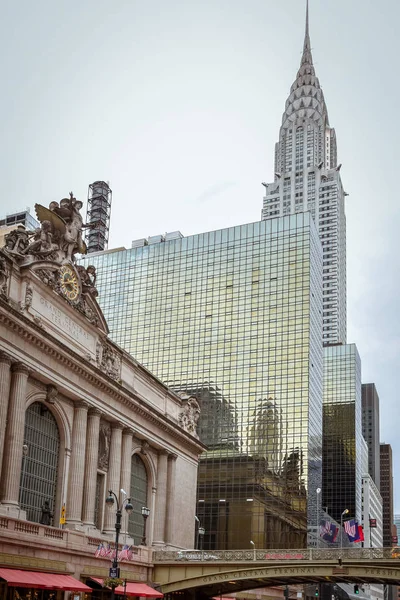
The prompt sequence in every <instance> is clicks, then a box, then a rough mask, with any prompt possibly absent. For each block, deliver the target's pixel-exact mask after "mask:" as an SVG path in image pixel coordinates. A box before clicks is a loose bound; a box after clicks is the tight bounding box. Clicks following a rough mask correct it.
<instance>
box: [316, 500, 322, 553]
mask: <svg viewBox="0 0 400 600" xmlns="http://www.w3.org/2000/svg"><path fill="white" fill-rule="evenodd" d="M321 492H322V490H321V488H317V548H318V547H319V538H320V535H319V526H320V523H321V502H320V498H321Z"/></svg>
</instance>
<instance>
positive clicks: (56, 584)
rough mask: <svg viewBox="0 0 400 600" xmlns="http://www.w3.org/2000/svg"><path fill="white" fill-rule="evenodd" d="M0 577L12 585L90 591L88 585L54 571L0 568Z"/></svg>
mask: <svg viewBox="0 0 400 600" xmlns="http://www.w3.org/2000/svg"><path fill="white" fill-rule="evenodd" d="M0 577H1V578H2V579H5V580H6V581H7V583H8V585H10V586H13V587H24V588H37V589H42V590H45V589H48V590H65V591H71V592H91V591H92V589H91V588H90V587H89V586H87V585H85V584H84V583H82V582H81V581H78V580H77V579H75V578H74V577H71V575H56V574H54V573H36V572H35V571H20V570H18V569H3V568H0Z"/></svg>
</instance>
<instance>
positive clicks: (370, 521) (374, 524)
mask: <svg viewBox="0 0 400 600" xmlns="http://www.w3.org/2000/svg"><path fill="white" fill-rule="evenodd" d="M369 526H370V527H371V528H372V527H376V526H377V525H376V519H370V520H369Z"/></svg>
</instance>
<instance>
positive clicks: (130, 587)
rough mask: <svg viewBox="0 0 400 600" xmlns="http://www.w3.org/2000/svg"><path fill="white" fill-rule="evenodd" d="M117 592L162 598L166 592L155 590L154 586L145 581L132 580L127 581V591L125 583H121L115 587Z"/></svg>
mask: <svg viewBox="0 0 400 600" xmlns="http://www.w3.org/2000/svg"><path fill="white" fill-rule="evenodd" d="M115 593H116V594H121V595H123V594H126V595H127V596H145V597H146V598H162V597H163V596H164V594H162V593H161V592H157V591H156V590H153V588H151V587H150V586H149V585H146V584H145V583H135V582H132V581H127V583H126V591H125V587H124V586H123V585H119V586H118V587H117V588H115Z"/></svg>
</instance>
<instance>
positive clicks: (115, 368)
mask: <svg viewBox="0 0 400 600" xmlns="http://www.w3.org/2000/svg"><path fill="white" fill-rule="evenodd" d="M96 362H97V366H98V367H99V369H101V370H102V371H103V373H104V374H105V375H107V376H108V377H110V378H111V379H115V380H116V381H119V380H120V378H121V364H122V360H121V355H120V354H118V352H117V351H116V350H115V349H114V348H113V346H111V344H109V343H108V342H107V341H103V342H98V343H97V347H96Z"/></svg>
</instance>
